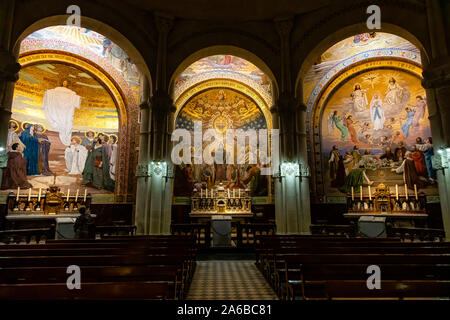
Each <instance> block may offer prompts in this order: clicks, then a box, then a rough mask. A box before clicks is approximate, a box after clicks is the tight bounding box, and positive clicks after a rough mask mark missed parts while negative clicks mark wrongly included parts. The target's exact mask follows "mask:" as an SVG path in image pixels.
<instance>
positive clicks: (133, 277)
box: [0, 265, 183, 299]
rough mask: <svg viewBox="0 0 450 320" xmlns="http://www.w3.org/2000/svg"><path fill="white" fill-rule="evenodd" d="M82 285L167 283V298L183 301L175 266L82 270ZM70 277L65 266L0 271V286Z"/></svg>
mask: <svg viewBox="0 0 450 320" xmlns="http://www.w3.org/2000/svg"><path fill="white" fill-rule="evenodd" d="M80 270H81V282H82V283H91V282H92V283H94V282H138V281H145V282H160V281H164V282H167V283H168V285H169V289H170V295H167V296H166V298H170V299H181V298H183V290H182V289H183V286H182V283H181V279H179V278H178V277H179V274H178V270H177V267H176V266H170V265H146V266H115V267H109V266H88V267H81V268H80ZM68 277H69V275H68V274H67V268H66V267H17V268H2V269H0V279H2V283H3V284H33V283H60V284H64V283H66V281H67V278H68Z"/></svg>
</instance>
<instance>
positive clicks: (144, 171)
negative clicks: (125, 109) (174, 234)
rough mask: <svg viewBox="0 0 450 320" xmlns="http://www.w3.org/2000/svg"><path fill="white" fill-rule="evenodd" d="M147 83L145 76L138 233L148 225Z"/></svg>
mask: <svg viewBox="0 0 450 320" xmlns="http://www.w3.org/2000/svg"><path fill="white" fill-rule="evenodd" d="M149 91H150V88H149V84H148V80H147V78H146V77H144V79H143V85H142V97H141V104H140V106H139V107H140V115H139V118H140V119H141V125H140V136H139V157H138V165H137V168H136V180H137V187H136V211H135V224H136V226H137V230H138V233H144V230H145V226H146V225H148V222H147V219H146V215H145V206H146V204H147V183H148V172H149V171H148V163H149V160H148V136H149V109H150V100H149V99H150V98H149Z"/></svg>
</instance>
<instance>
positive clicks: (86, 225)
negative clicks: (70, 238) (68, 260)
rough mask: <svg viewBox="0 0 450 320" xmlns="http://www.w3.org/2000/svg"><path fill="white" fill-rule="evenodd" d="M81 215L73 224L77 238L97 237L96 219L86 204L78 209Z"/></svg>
mask: <svg viewBox="0 0 450 320" xmlns="http://www.w3.org/2000/svg"><path fill="white" fill-rule="evenodd" d="M78 212H79V213H80V216H79V217H78V218H77V220H76V221H75V224H74V225H73V230H74V231H75V238H76V239H95V221H94V218H92V216H91V214H90V213H89V212H88V211H87V210H86V207H85V206H81V207H80V208H79V209H78Z"/></svg>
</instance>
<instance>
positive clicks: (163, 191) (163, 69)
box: [135, 14, 175, 234]
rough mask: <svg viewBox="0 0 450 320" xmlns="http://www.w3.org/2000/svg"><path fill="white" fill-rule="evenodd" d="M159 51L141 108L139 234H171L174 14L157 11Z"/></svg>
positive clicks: (137, 222)
mask: <svg viewBox="0 0 450 320" xmlns="http://www.w3.org/2000/svg"><path fill="white" fill-rule="evenodd" d="M155 25H156V28H157V30H158V54H157V67H156V75H155V77H154V89H155V92H154V94H153V96H152V97H150V99H149V100H148V104H147V105H146V106H144V107H143V108H141V115H142V124H141V141H140V147H139V148H140V154H139V165H138V168H137V175H138V190H137V197H136V215H135V217H136V219H135V220H136V226H137V233H138V234H170V222H171V214H172V192H173V166H172V163H171V161H170V147H171V140H170V135H171V133H172V130H173V128H172V127H173V114H174V112H175V107H174V106H173V101H172V99H171V98H170V95H169V94H168V92H167V88H168V83H167V63H166V61H167V36H168V34H169V31H170V30H171V28H172V25H173V20H172V18H171V17H168V16H165V15H162V14H156V15H155Z"/></svg>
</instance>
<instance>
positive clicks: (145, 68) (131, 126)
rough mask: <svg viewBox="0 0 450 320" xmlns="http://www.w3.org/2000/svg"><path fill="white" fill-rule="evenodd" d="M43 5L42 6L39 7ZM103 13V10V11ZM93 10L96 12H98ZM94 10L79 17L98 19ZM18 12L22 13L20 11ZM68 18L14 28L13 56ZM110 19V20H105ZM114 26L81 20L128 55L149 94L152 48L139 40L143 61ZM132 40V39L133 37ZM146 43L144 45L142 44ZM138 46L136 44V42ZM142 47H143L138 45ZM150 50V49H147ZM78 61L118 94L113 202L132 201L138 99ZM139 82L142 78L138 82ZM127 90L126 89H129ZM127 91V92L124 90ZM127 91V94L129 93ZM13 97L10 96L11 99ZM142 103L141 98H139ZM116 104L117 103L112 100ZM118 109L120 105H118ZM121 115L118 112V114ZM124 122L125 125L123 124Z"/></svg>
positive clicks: (51, 18) (54, 17)
mask: <svg viewBox="0 0 450 320" xmlns="http://www.w3.org/2000/svg"><path fill="white" fill-rule="evenodd" d="M27 5H30V3H27ZM42 5H45V4H42ZM90 7H92V5H90ZM103 9H104V8H103ZM96 10H99V9H98V8H97V9H96ZM96 10H92V11H90V10H82V15H83V14H87V15H90V13H91V15H92V16H99V15H98V14H96ZM20 12H23V11H22V10H21V11H20ZM61 12H64V11H59V12H58V13H61ZM67 17H68V15H61V14H57V15H52V16H47V17H36V18H35V19H34V21H29V22H27V23H23V25H22V26H19V27H17V28H16V32H15V33H14V34H13V36H12V42H11V45H12V52H13V54H14V55H15V56H17V57H18V56H19V51H20V47H21V43H22V40H24V39H25V38H26V37H27V36H28V35H30V34H31V33H33V32H35V31H38V30H41V29H43V28H46V27H50V26H57V25H65V24H66V20H67ZM108 18H110V17H108ZM27 20H30V18H29V17H28V18H27V19H22V20H21V21H27ZM112 25H113V24H107V23H105V22H102V21H101V20H99V19H95V18H91V17H88V16H84V15H83V16H82V17H81V27H83V28H87V29H90V30H93V31H95V32H97V33H100V34H102V35H104V36H106V37H107V38H109V39H111V40H112V41H113V42H114V43H116V44H117V45H118V46H119V47H120V48H121V49H123V50H124V51H125V52H126V53H127V55H128V56H129V57H130V59H131V60H132V61H133V63H134V64H135V65H136V67H137V68H138V70H139V72H140V73H141V77H145V78H146V79H148V81H143V80H141V81H140V82H141V86H142V83H148V84H149V88H148V90H143V88H142V87H141V89H140V94H141V95H142V93H143V91H147V92H148V93H151V91H152V87H151V83H152V82H151V81H152V80H151V71H150V69H152V67H151V66H150V65H149V64H147V61H149V60H150V61H153V60H151V59H148V56H149V55H153V50H152V48H153V47H152V46H148V43H149V42H148V39H147V40H143V39H141V42H142V44H144V43H146V44H147V50H146V51H145V57H147V59H145V58H144V55H143V54H141V51H140V50H138V49H137V47H136V46H135V45H134V43H132V42H131V41H130V40H129V39H128V37H127V36H125V35H124V34H122V33H121V32H119V31H118V30H117V29H116V28H115V27H113V26H112ZM134 38H135V37H134ZM144 41H145V42H144ZM137 43H139V41H137ZM141 47H144V48H145V46H143V45H141ZM149 47H150V48H149ZM64 52H65V51H60V53H64ZM32 53H33V52H31V51H30V52H27V53H26V54H27V55H28V54H32ZM76 58H77V59H80V61H83V59H84V60H86V61H87V60H89V63H93V64H95V65H96V66H97V67H98V69H99V70H102V72H103V73H104V75H105V77H109V78H110V80H111V81H112V82H113V83H115V87H116V90H117V91H118V94H117V95H116V96H121V97H122V105H123V106H122V110H120V108H118V111H119V118H120V119H119V120H120V121H121V122H120V127H119V131H120V132H122V137H123V138H124V139H122V141H125V143H123V144H122V145H119V157H118V159H121V160H120V161H121V164H120V169H119V170H120V171H118V175H119V176H118V181H119V183H118V186H117V187H116V188H115V201H130V200H132V196H131V195H132V194H134V192H135V191H134V190H135V188H136V186H135V184H134V183H133V178H134V176H135V171H136V170H135V168H136V164H137V156H136V152H135V151H136V150H137V149H138V146H139V126H136V124H137V123H138V118H139V103H140V101H139V98H140V97H137V99H135V98H134V97H132V95H131V94H130V92H124V91H123V90H122V89H124V88H123V85H122V86H121V85H120V84H119V83H117V82H116V81H115V80H114V79H113V78H114V77H113V76H111V75H108V70H105V69H103V68H102V67H101V66H99V65H98V63H97V64H96V63H95V61H91V59H86V58H83V57H81V56H78V57H76ZM141 79H142V78H141ZM128 89H129V88H128ZM125 91H127V90H125ZM128 91H129V90H128ZM113 96H114V95H113ZM11 97H12V95H11ZM141 99H142V98H141ZM115 101H116V102H117V101H118V100H117V99H115ZM119 106H120V104H119ZM120 111H121V112H120ZM122 122H124V123H122Z"/></svg>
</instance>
